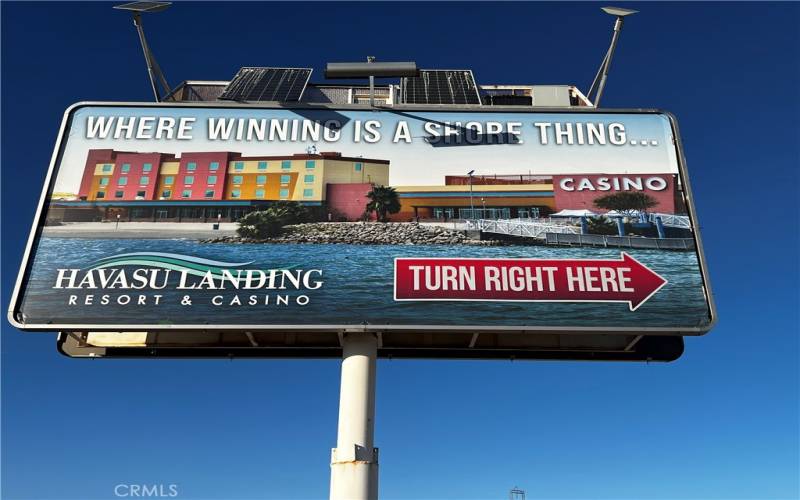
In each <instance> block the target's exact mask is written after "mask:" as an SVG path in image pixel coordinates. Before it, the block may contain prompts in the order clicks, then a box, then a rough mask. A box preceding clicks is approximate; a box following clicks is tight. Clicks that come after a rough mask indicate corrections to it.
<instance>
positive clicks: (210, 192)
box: [206, 189, 214, 198]
mask: <svg viewBox="0 0 800 500" xmlns="http://www.w3.org/2000/svg"><path fill="white" fill-rule="evenodd" d="M213 197H214V190H213V189H206V198H213Z"/></svg>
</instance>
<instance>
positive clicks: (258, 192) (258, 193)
mask: <svg viewBox="0 0 800 500" xmlns="http://www.w3.org/2000/svg"><path fill="white" fill-rule="evenodd" d="M263 197H264V189H263V188H258V189H256V198H263Z"/></svg>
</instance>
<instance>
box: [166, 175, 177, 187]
mask: <svg viewBox="0 0 800 500" xmlns="http://www.w3.org/2000/svg"><path fill="white" fill-rule="evenodd" d="M173 182H175V177H174V176H172V175H168V176H166V177H164V184H165V185H167V186H171V185H172V183H173Z"/></svg>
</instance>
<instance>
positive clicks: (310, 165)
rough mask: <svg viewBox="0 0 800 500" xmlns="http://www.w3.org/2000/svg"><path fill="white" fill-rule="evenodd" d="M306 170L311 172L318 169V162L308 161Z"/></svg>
mask: <svg viewBox="0 0 800 500" xmlns="http://www.w3.org/2000/svg"><path fill="white" fill-rule="evenodd" d="M306 168H307V169H309V170H311V169H314V168H317V161H316V160H306Z"/></svg>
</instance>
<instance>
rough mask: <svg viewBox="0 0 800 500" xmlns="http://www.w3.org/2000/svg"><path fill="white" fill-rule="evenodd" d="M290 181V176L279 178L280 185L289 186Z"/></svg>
mask: <svg viewBox="0 0 800 500" xmlns="http://www.w3.org/2000/svg"><path fill="white" fill-rule="evenodd" d="M291 180H292V176H291V175H282V176H281V184H289V182H290V181H291Z"/></svg>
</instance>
